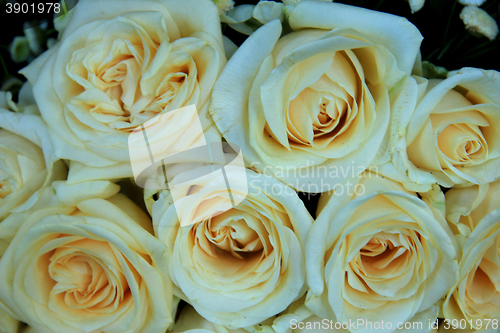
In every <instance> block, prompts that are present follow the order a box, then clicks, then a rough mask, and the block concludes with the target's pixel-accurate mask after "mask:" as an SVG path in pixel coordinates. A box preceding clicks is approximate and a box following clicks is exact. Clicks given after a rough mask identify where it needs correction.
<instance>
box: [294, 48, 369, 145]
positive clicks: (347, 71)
mask: <svg viewBox="0 0 500 333" xmlns="http://www.w3.org/2000/svg"><path fill="white" fill-rule="evenodd" d="M354 62H357V59H356V56H355V55H354V53H353V52H351V51H339V52H336V53H335V55H334V56H333V61H332V64H331V66H330V68H329V69H328V70H327V71H326V72H325V73H324V74H323V75H322V76H321V77H320V79H319V80H318V81H316V82H315V83H314V84H312V85H310V86H308V87H307V88H305V89H304V90H302V91H301V92H300V93H299V94H298V95H297V97H295V98H293V99H292V100H291V101H290V103H289V105H288V112H287V132H288V139H289V140H290V142H292V143H295V144H299V145H305V146H310V147H316V148H324V147H325V146H327V145H328V144H329V143H330V142H331V141H333V140H334V139H335V138H337V137H339V136H342V134H343V133H345V132H346V131H348V129H349V127H350V125H351V123H352V122H353V121H354V119H355V117H356V115H357V114H358V108H359V107H360V105H359V104H360V103H362V102H361V96H362V94H361V93H360V91H361V90H363V84H362V82H361V80H362V79H361V77H360V74H359V73H357V71H356V66H355V64H354ZM361 75H362V74H361Z"/></svg>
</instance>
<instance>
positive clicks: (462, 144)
mask: <svg viewBox="0 0 500 333" xmlns="http://www.w3.org/2000/svg"><path fill="white" fill-rule="evenodd" d="M416 80H417V81H418V83H419V87H420V88H419V89H420V90H421V93H420V96H419V99H418V101H417V103H416V109H415V112H414V113H413V116H412V118H411V121H410V122H409V124H408V127H407V133H406V135H405V136H401V139H400V141H399V142H398V144H397V146H396V147H395V148H394V149H393V160H392V163H390V164H388V165H385V166H383V167H381V168H379V169H380V170H379V171H380V172H381V173H382V174H384V175H386V176H387V177H390V178H393V179H396V180H398V181H400V182H403V183H405V186H406V187H408V188H409V189H412V190H417V191H427V190H428V189H430V187H431V186H432V184H435V183H438V184H440V185H442V186H445V187H452V186H453V185H455V184H460V185H471V184H485V183H488V182H491V181H494V180H496V179H497V178H499V177H500V146H499V145H498V144H497V142H498V140H499V139H500V134H499V131H498V130H497V127H498V126H499V124H500V97H499V95H498V91H499V89H500V83H499V82H500V74H499V73H498V72H496V71H484V70H480V69H475V68H463V69H461V70H459V71H455V72H450V73H449V74H448V78H447V79H446V80H438V79H433V80H430V81H429V82H427V81H426V80H425V79H422V78H416Z"/></svg>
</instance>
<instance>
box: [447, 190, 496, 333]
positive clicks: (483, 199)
mask: <svg viewBox="0 0 500 333" xmlns="http://www.w3.org/2000/svg"><path fill="white" fill-rule="evenodd" d="M499 198H500V180H497V181H495V182H493V183H490V184H486V185H481V186H478V185H475V186H471V187H468V188H452V189H451V190H449V191H448V192H447V193H446V206H447V218H448V221H449V223H450V226H451V227H452V228H453V229H454V232H455V233H456V237H457V239H458V241H459V244H461V249H462V251H461V259H460V262H459V264H460V277H459V280H458V282H457V284H456V285H455V286H454V287H453V288H452V289H451V290H450V292H449V293H448V297H447V299H446V301H445V303H444V305H443V313H444V316H445V318H446V319H448V320H450V321H453V320H454V321H455V325H456V322H457V321H458V323H459V324H460V321H462V322H464V319H465V321H467V322H466V325H467V327H468V328H471V325H470V324H471V323H472V327H473V328H475V329H484V328H486V327H487V326H486V324H487V323H488V321H490V320H493V321H494V320H496V325H495V324H494V322H489V323H488V324H489V325H488V326H489V328H493V329H498V328H499V326H498V325H499V320H500V304H499V302H498V300H499V299H500V199H499ZM459 327H460V326H459ZM462 327H464V324H463V323H462Z"/></svg>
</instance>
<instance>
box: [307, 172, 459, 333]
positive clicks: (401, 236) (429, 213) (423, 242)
mask: <svg viewBox="0 0 500 333" xmlns="http://www.w3.org/2000/svg"><path fill="white" fill-rule="evenodd" d="M346 186H347V185H346ZM343 190H344V191H342V192H341V191H340V190H337V191H336V192H334V193H333V194H332V193H329V194H328V195H327V194H323V195H322V197H321V198H320V201H319V205H318V211H319V215H318V217H317V219H316V221H315V222H314V224H313V226H312V228H311V231H310V233H309V235H308V239H307V247H306V249H307V250H306V267H307V281H308V284H309V288H310V289H309V291H308V295H307V300H306V305H307V307H309V308H310V309H311V310H312V311H313V312H314V313H315V314H316V315H317V316H319V317H321V318H327V319H331V320H334V321H338V322H341V323H344V322H347V323H349V321H354V322H356V321H357V320H364V323H367V322H371V323H375V322H377V323H379V324H380V322H381V320H384V322H385V326H379V327H376V326H375V328H376V329H374V328H373V327H370V326H369V325H368V324H362V325H360V326H357V327H354V328H353V327H349V330H350V331H352V332H373V331H376V332H394V331H396V330H397V328H398V326H399V327H400V326H401V325H400V323H405V322H417V321H421V322H422V323H424V326H425V323H426V322H427V323H428V322H429V321H430V322H433V321H434V320H435V319H436V318H437V315H438V307H437V306H435V304H436V303H437V302H438V301H439V300H440V299H441V298H442V297H444V296H445V295H446V293H447V292H448V291H449V290H450V288H451V287H452V286H453V284H454V283H455V281H456V280H457V275H458V265H457V260H456V248H455V244H454V242H453V234H452V232H451V230H450V229H449V227H448V226H447V223H446V221H445V219H444V216H443V215H441V214H442V211H441V209H440V208H441V205H436V204H435V201H436V199H437V198H440V197H441V199H440V200H441V201H444V197H443V196H442V193H441V192H437V193H433V194H434V196H428V197H426V198H425V202H424V201H422V200H421V199H419V198H418V197H417V196H416V194H415V193H410V192H407V191H405V190H404V188H403V187H402V186H401V185H400V184H398V183H396V182H393V181H390V180H388V179H385V178H382V177H378V176H377V175H375V174H371V173H365V174H364V176H363V177H362V178H358V179H356V181H355V182H353V183H352V184H351V185H349V186H347V187H346V188H344V189H343ZM437 190H439V189H437ZM439 191H440V190H439ZM423 328H426V327H423ZM429 331H430V329H429Z"/></svg>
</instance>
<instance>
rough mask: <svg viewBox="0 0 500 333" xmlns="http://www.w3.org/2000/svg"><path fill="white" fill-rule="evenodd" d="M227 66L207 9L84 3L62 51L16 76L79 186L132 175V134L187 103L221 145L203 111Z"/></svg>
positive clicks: (201, 3)
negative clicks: (25, 83) (27, 85)
mask: <svg viewBox="0 0 500 333" xmlns="http://www.w3.org/2000/svg"><path fill="white" fill-rule="evenodd" d="M225 62H226V58H225V55H224V49H223V41H222V34H221V28H220V21H219V16H218V13H217V8H216V6H215V5H214V4H213V3H212V2H211V1H209V0H185V1H182V2H180V1H175V0H145V1H140V2H137V1H121V0H112V1H106V2H102V1H100V0H82V1H80V2H79V3H78V4H77V6H76V7H75V8H74V12H73V14H72V16H71V19H70V21H69V23H68V26H67V27H66V28H65V30H64V33H63V34H62V37H61V40H60V42H58V43H57V44H56V45H55V46H54V47H52V48H51V49H50V50H48V51H47V52H45V53H44V54H42V55H41V56H40V57H38V58H37V59H36V60H35V61H34V62H33V63H31V64H30V66H28V67H27V68H25V69H23V70H22V73H23V74H24V75H25V76H26V77H27V78H28V80H29V81H30V82H31V83H32V84H33V86H34V88H33V90H34V95H35V98H36V101H37V103H38V105H39V108H40V113H41V115H42V117H43V119H44V120H45V121H46V122H47V124H48V127H49V128H50V131H49V133H50V139H51V141H52V144H53V145H54V150H55V154H56V156H57V157H59V158H64V159H69V160H72V161H74V162H73V163H72V166H71V169H72V170H71V171H70V175H69V179H70V180H71V181H73V182H76V181H82V180H85V179H88V178H94V179H95V178H99V179H109V178H119V177H130V176H132V170H131V167H130V161H129V154H128V150H127V138H128V135H129V134H130V132H131V131H132V130H133V129H134V128H136V127H137V126H139V125H141V124H143V123H144V122H146V121H147V120H149V119H151V118H153V117H155V116H156V115H158V114H161V113H164V112H168V111H170V110H175V109H178V108H180V107H182V106H187V105H191V104H194V105H195V106H196V108H197V110H198V112H199V115H200V118H201V121H202V125H203V129H204V130H205V132H206V135H207V138H209V139H210V140H214V141H216V140H218V139H219V140H220V134H219V133H218V132H217V129H216V128H215V126H214V125H213V123H212V121H211V119H210V116H209V115H208V113H207V108H208V101H209V98H210V94H211V91H212V87H213V85H214V83H215V80H216V78H217V76H218V74H219V72H220V71H221V70H222V67H223V66H224V64H225ZM87 169H90V170H87Z"/></svg>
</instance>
